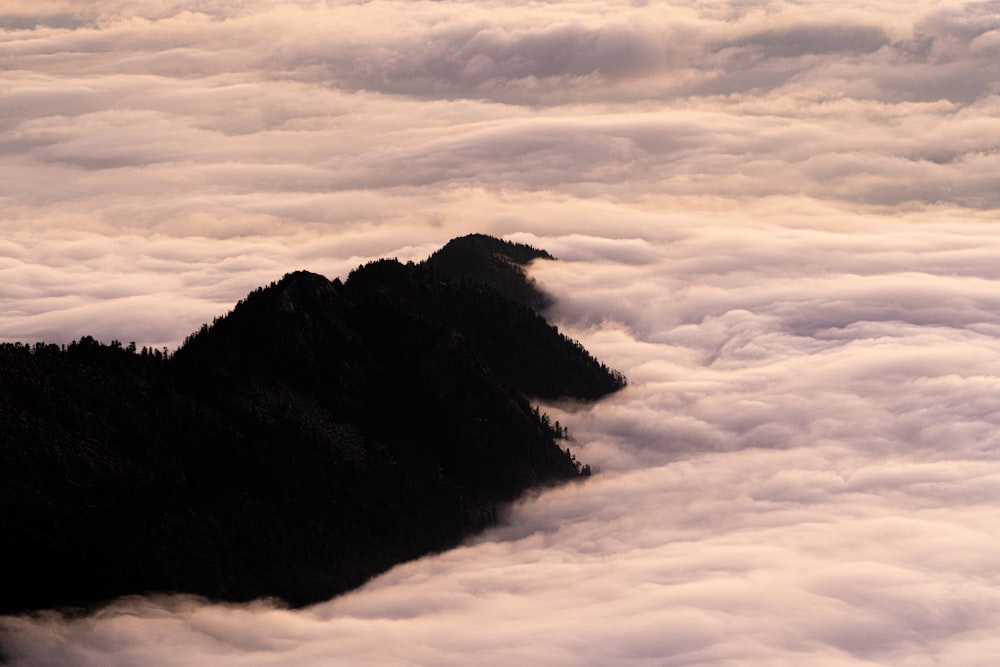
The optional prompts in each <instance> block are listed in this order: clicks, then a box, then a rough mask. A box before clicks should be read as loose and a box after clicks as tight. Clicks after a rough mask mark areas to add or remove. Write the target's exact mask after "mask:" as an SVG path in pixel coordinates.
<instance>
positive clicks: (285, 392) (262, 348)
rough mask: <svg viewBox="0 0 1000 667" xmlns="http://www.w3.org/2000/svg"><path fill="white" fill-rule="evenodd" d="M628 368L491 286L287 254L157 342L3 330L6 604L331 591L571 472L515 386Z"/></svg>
mask: <svg viewBox="0 0 1000 667" xmlns="http://www.w3.org/2000/svg"><path fill="white" fill-rule="evenodd" d="M473 254H474V253H473ZM543 380H544V381H543ZM623 382H624V381H623V378H621V376H620V375H618V374H617V373H614V372H612V371H609V370H608V369H606V368H605V367H603V366H602V365H600V364H599V363H598V362H596V360H594V359H593V358H592V357H590V355H589V354H587V353H586V352H585V351H584V350H583V349H582V348H581V347H580V346H579V345H577V344H575V343H573V342H572V341H569V340H568V339H566V338H565V337H563V336H562V335H561V334H559V333H558V332H557V331H556V330H555V329H554V328H553V327H551V326H549V325H548V324H547V323H546V322H545V321H544V320H543V319H541V317H540V316H539V315H538V314H537V313H536V312H535V311H534V310H532V309H531V308H528V307H526V306H524V305H523V304H521V303H518V302H516V301H512V300H510V299H508V298H506V297H504V296H503V295H502V294H501V293H500V292H498V291H497V290H496V289H495V288H493V287H491V286H489V285H488V284H486V283H483V282H477V281H468V280H463V281H455V280H454V279H453V278H449V277H448V276H447V275H446V274H444V273H441V272H439V271H438V270H436V269H434V268H432V267H431V266H429V265H412V264H409V265H403V264H400V263H398V262H396V261H394V260H382V261H379V262H374V263H371V264H369V265H366V266H364V267H360V268H359V269H357V270H356V271H355V272H353V273H352V274H351V276H350V277H349V278H348V280H347V281H346V282H344V283H341V282H340V281H339V280H334V281H330V280H327V279H326V278H324V277H322V276H318V275H315V274H311V273H307V272H296V273H292V274H288V275H286V276H285V277H284V278H282V279H281V280H280V281H278V282H276V283H274V284H272V285H270V286H268V287H265V288H260V289H258V290H255V291H254V292H253V293H251V294H250V295H248V296H247V298H246V299H244V300H243V301H241V302H240V303H239V304H238V305H237V306H236V307H235V308H234V309H233V311H232V312H230V313H229V314H227V315H226V316H224V317H221V318H218V319H217V320H216V321H215V322H214V323H213V324H211V325H205V326H204V327H203V328H202V329H201V330H200V331H198V332H196V333H194V334H192V335H191V336H190V337H189V338H188V340H187V341H186V342H185V344H184V345H183V346H182V347H181V348H180V349H179V350H178V351H177V352H176V353H175V354H174V355H173V356H171V357H169V358H167V357H166V356H164V355H161V354H159V353H156V354H153V353H150V352H148V351H146V350H143V351H141V352H136V351H134V350H131V349H128V348H123V347H121V346H120V345H117V344H112V345H102V344H99V343H97V342H96V341H93V340H92V339H84V340H81V341H80V342H78V343H75V344H73V345H70V346H69V347H68V348H67V349H65V350H62V349H60V348H58V347H56V346H44V345H36V346H32V347H28V346H15V345H6V346H3V347H2V348H0V456H2V461H0V462H2V463H3V466H2V469H0V531H2V534H3V535H4V537H5V539H6V541H7V544H9V545H11V549H10V550H9V553H10V555H11V556H12V562H11V565H12V567H9V568H8V569H7V570H6V571H5V572H3V573H0V577H3V579H4V581H3V582H2V583H3V590H4V596H3V599H2V601H0V605H2V610H3V611H17V610H23V609H28V608H41V607H48V606H56V605H77V604H81V605H86V604H93V603H98V602H100V601H102V600H106V599H109V598H111V597H114V596H117V595H121V594H127V593H140V592H145V591H180V592H192V593H199V594H203V595H207V596H210V597H214V598H221V599H228V600H245V599H249V598H253V597H259V596H264V595H270V596H277V597H280V598H283V599H285V600H286V601H288V602H289V603H291V604H305V603H309V602H314V601H318V600H322V599H326V598H329V597H330V596H332V595H335V594H337V593H340V592H343V591H345V590H348V589H350V588H352V587H354V586H357V585H359V584H360V583H362V582H364V581H365V580H366V579H368V578H369V577H371V576H372V575H374V574H377V573H378V572H381V571H383V570H385V569H387V568H388V567H390V566H392V565H393V564H395V563H398V562H401V561H404V560H407V559H410V558H414V557H417V556H420V555H422V554H425V553H428V552H431V551H436V550H441V549H445V548H448V547H450V546H452V545H454V544H456V543H457V542H458V541H460V540H461V539H462V538H464V537H465V536H467V535H469V534H470V533H471V532H473V531H476V530H479V529H481V528H483V527H484V526H487V525H489V524H490V523H491V522H492V521H495V519H496V513H497V509H498V507H499V505H500V504H502V503H504V502H506V501H509V500H511V499H513V498H515V497H517V496H518V495H519V494H520V493H522V492H524V491H525V490H526V489H529V488H532V487H537V486H540V485H546V484H554V483H560V482H565V481H568V480H572V479H575V478H578V477H580V476H581V475H583V474H584V472H585V471H583V470H581V467H580V465H579V464H578V463H577V462H576V461H575V460H573V458H572V457H571V456H570V455H569V453H568V452H566V451H564V450H563V449H562V448H561V447H560V443H559V442H558V439H559V436H560V433H559V431H558V429H556V428H555V427H554V426H553V425H551V424H549V423H548V420H547V418H545V416H544V415H540V414H539V413H538V411H537V410H535V409H534V408H533V407H532V406H531V405H530V403H529V402H528V400H527V398H526V397H527V396H540V397H556V396H571V397H576V398H581V399H589V398H595V397H597V396H600V395H603V394H606V393H608V392H610V391H614V390H615V389H617V388H619V387H620V386H622V384H623Z"/></svg>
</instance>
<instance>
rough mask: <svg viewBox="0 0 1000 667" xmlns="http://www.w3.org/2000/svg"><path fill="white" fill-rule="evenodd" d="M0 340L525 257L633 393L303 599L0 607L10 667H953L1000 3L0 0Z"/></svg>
mask: <svg viewBox="0 0 1000 667" xmlns="http://www.w3.org/2000/svg"><path fill="white" fill-rule="evenodd" d="M0 28H2V30H0V64H2V67H0V229H2V231H3V234H0V278H2V280H0V337H2V338H4V339H8V340H35V339H43V340H47V341H50V342H67V341H69V340H71V339H73V338H76V337H78V336H80V335H83V334H92V335H95V336H97V337H99V338H102V339H104V340H110V339H111V338H118V339H120V340H123V341H127V340H135V341H136V342H137V343H138V344H139V345H144V344H145V345H155V346H169V347H173V346H176V345H177V344H179V342H180V341H181V340H182V339H183V337H184V336H185V335H186V334H188V333H190V332H191V331H193V330H194V329H196V328H197V327H198V325H200V323H201V322H204V321H207V320H210V319H211V318H212V317H213V316H215V315H218V314H221V313H223V312H225V311H226V310H227V309H228V308H229V307H231V305H232V304H233V303H234V302H235V301H236V300H237V299H239V298H241V297H242V296H244V295H245V294H246V293H247V292H248V291H250V290H251V289H252V288H254V287H255V286H257V285H260V284H266V283H267V282H270V281H272V280H275V279H277V278H278V277H280V275H281V274H282V273H284V272H286V271H291V270H294V269H299V268H305V269H311V270H314V271H318V272H320V273H324V274H326V275H329V276H331V277H332V276H335V275H341V276H343V275H346V273H347V271H349V270H350V269H351V268H353V267H354V266H356V265H357V264H358V263H360V262H362V261H365V260H366V259H368V258H371V257H375V256H382V255H395V256H398V257H400V258H401V259H421V258H423V257H425V256H426V255H427V254H429V253H430V252H431V251H432V250H433V249H435V248H436V247H438V246H439V245H441V244H442V243H443V242H444V241H446V240H447V239H448V238H450V237H452V236H455V235H458V234H463V233H468V232H472V231H485V232H488V233H493V234H498V235H503V236H505V237H507V238H510V239H512V240H517V241H523V242H528V243H532V244H536V245H539V246H541V247H544V248H546V249H547V250H549V251H550V252H552V253H553V254H555V255H556V256H558V257H560V258H561V259H562V260H563V261H561V262H556V263H552V262H541V263H536V265H535V266H534V267H533V271H534V275H535V276H536V278H537V279H538V280H539V281H540V282H541V283H542V284H543V286H545V287H546V288H547V289H549V290H550V291H551V292H552V293H554V294H555V295H556V296H557V297H558V303H557V304H556V306H555V307H554V310H553V313H552V314H553V317H554V318H555V319H556V320H557V321H558V322H559V324H560V326H561V327H562V328H563V329H564V330H566V331H567V332H568V333H569V334H570V335H573V336H574V337H577V338H579V339H580V340H581V341H582V342H583V343H584V344H585V345H586V346H587V347H588V349H590V350H592V351H593V352H594V353H595V354H596V355H597V356H598V357H599V358H601V359H602V360H604V361H606V362H607V363H608V364H609V365H611V366H614V367H616V368H619V369H621V370H623V371H624V372H625V373H626V374H627V375H628V376H629V378H630V380H631V384H630V386H629V387H628V389H626V390H625V391H624V392H622V393H620V394H618V395H616V396H614V397H612V398H610V399H608V400H606V401H603V402H601V403H600V404H598V405H596V406H593V407H587V408H584V407H581V406H575V405H553V406H546V409H547V410H549V412H550V413H552V414H553V416H554V417H556V418H559V419H560V421H561V422H562V423H565V424H568V425H569V426H570V430H571V433H572V435H573V436H574V438H575V440H574V447H575V448H576V450H577V452H576V453H577V455H578V456H579V458H581V459H582V460H584V461H586V462H589V463H591V464H592V465H594V466H595V467H597V468H599V469H600V471H601V472H600V474H599V475H597V476H595V477H594V478H592V479H591V480H590V481H588V482H587V483H586V484H582V485H577V486H572V487H567V488H562V489H558V490H554V491H550V492H546V493H544V494H542V495H539V496H538V497H535V498H532V499H529V500H526V501H525V502H524V503H522V504H520V505H518V506H517V507H515V508H513V509H512V510H511V513H510V517H509V521H508V522H507V524H506V525H504V526H503V527H500V528H497V529H495V530H493V531H491V532H489V533H487V534H485V535H483V536H481V537H480V538H479V539H477V540H475V541H474V542H472V543H470V544H468V545H466V546H464V547H462V548H460V549H456V550H454V551H451V552H447V553H444V554H441V555H439V556H435V557H432V558H425V559H422V560H420V561H416V562H413V563H409V564H406V565H403V566H400V567H398V568H396V569H394V570H393V571H391V572H389V573H387V574H386V575H385V576H383V577H380V578H378V579H376V580H374V581H372V582H370V583H369V584H368V585H367V586H365V587H364V588H362V589H361V590H359V591H357V592H355V593H352V594H350V595H347V596H344V597H341V598H338V599H335V600H332V601H330V602H328V603H324V604H321V605H318V606H316V607H313V608H311V609H307V610H301V611H289V610H284V609H280V608H276V607H274V606H273V605H270V604H268V603H266V602H261V603H258V604H255V605H249V606H225V605H216V604H207V603H204V602H203V601H198V600H191V599H187V598H176V597H175V598H143V599H130V600H123V601H120V602H119V603H116V604H114V605H112V606H110V607H108V608H106V609H104V610H103V611H101V612H98V613H97V614H95V615H92V616H88V617H85V618H78V619H63V618H60V617H57V616H47V615H43V616H40V617H37V618H6V619H3V620H2V621H0V627H2V628H3V638H4V644H5V646H6V648H7V651H8V653H9V654H10V657H11V659H12V662H13V664H15V665H20V666H31V667H36V666H41V665H70V664H72V665H103V664H109V663H112V664H116V665H143V666H156V665H180V664H184V665H192V664H205V665H209V664H210V665H287V664H296V665H304V666H309V665H331V664H333V665H339V664H342V665H358V664H363V665H468V664H478V665H510V664H518V663H521V664H546V665H607V664H617V665H708V664H711V665H747V664H767V665H793V664H794V665H801V664H809V665H876V664H878V665H881V664H892V665H904V666H918V665H962V666H970V665H987V664H993V662H994V661H995V656H996V655H997V654H998V653H1000V640H998V639H997V638H996V628H997V627H1000V593H998V591H1000V564H998V562H997V559H996V553H997V552H998V547H1000V531H998V530H997V528H996V526H1000V453H998V451H1000V450H998V446H1000V435H998V434H1000V412H998V411H997V409H996V404H997V398H996V397H997V396H998V395H1000V342H998V340H1000V339H998V335H1000V290H998V289H997V280H998V278H1000V273H998V268H997V267H998V266H1000V261H998V260H1000V222H998V219H997V216H996V212H997V210H998V208H1000V198H998V197H1000V177H998V176H997V174H1000V157H998V156H1000V139H998V137H1000V74H998V71H997V68H996V62H997V60H998V58H1000V3H997V2H995V1H985V2H954V1H943V2H893V1H891V0H879V1H878V2H846V3H837V4H836V5H833V4H832V3H814V2H791V1H789V2H780V1H769V0H759V1H753V2H746V1H737V0H731V1H730V2H720V3H701V2H693V1H692V2H686V1H684V0H673V1H671V2H667V3H649V4H645V3H639V2H636V3H631V4H626V3H613V4H608V3H598V2H591V1H585V0H581V1H579V2H560V3H523V4H522V3H510V2H503V3H500V2H496V3H494V2H489V1H487V0H477V1H475V2H465V3H458V2H455V3H452V2H405V3H403V2H390V1H386V2H382V1H375V2H366V3H348V2H343V3H340V2H327V3H323V2H320V3H316V2H302V3H285V4H281V5H277V4H275V3H264V2H254V1H253V0H243V1H239V0H215V1H205V2H197V3H191V2H185V3H180V2H166V1H163V2H158V1H153V0H149V1H143V2H120V3H119V2H101V3H76V2H49V3H45V8H44V9H39V7H38V3H34V2H20V1H19V0H14V1H13V2H8V3H5V6H4V9H3V10H2V12H0Z"/></svg>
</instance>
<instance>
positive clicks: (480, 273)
mask: <svg viewBox="0 0 1000 667" xmlns="http://www.w3.org/2000/svg"><path fill="white" fill-rule="evenodd" d="M536 259H555V258H554V257H553V256H552V255H550V254H549V253H547V252H546V251H544V250H540V249H538V248H533V247H531V246H529V245H525V244H523V243H512V242H511V241H504V240H502V239H498V238H496V237H493V236H487V235H486V234H469V235H468V236H461V237H459V238H456V239H452V240H451V241H449V242H448V243H447V244H446V245H445V246H444V247H443V248H441V249H440V250H438V251H437V252H435V253H434V254H433V255H431V256H430V257H428V258H427V260H426V261H425V262H424V263H425V264H426V265H427V266H429V267H431V268H432V269H435V270H437V271H440V272H441V273H443V274H445V275H446V276H448V277H449V278H451V279H452V280H454V281H455V282H463V281H466V282H471V283H481V284H484V285H489V286H490V287H492V288H493V289H495V290H497V291H498V292H500V293H501V294H502V295H503V296H505V297H506V298H508V299H510V300H511V301H516V302H518V303H523V304H524V305H526V306H529V307H531V308H533V309H534V310H536V311H539V312H540V311H542V310H544V309H545V308H546V307H548V306H549V305H551V303H552V298H551V297H550V296H549V295H548V294H545V292H543V291H542V290H541V289H539V288H538V285H536V284H535V281H534V280H532V279H530V278H528V277H527V276H525V273H524V266H525V265H527V264H529V263H530V262H532V261H533V260H536Z"/></svg>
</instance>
